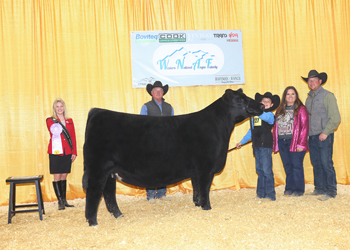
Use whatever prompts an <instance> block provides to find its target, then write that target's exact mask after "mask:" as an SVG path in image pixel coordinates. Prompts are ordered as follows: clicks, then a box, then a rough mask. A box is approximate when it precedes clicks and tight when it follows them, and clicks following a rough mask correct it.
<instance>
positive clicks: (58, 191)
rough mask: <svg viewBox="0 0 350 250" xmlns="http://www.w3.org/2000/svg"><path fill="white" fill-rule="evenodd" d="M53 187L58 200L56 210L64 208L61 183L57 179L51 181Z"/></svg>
mask: <svg viewBox="0 0 350 250" xmlns="http://www.w3.org/2000/svg"><path fill="white" fill-rule="evenodd" d="M52 184H53V189H54V190H55V194H56V196H57V200H58V210H64V209H65V207H64V201H63V198H62V189H61V183H60V182H59V181H53V182H52Z"/></svg>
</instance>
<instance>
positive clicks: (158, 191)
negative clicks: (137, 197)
mask: <svg viewBox="0 0 350 250" xmlns="http://www.w3.org/2000/svg"><path fill="white" fill-rule="evenodd" d="M146 192H147V200H150V199H160V198H162V197H163V196H165V194H166V187H164V188H152V189H149V188H146Z"/></svg>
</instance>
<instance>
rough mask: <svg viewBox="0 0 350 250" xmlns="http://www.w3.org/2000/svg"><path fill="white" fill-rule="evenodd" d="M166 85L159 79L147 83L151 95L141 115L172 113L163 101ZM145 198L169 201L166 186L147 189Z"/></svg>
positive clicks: (171, 109)
mask: <svg viewBox="0 0 350 250" xmlns="http://www.w3.org/2000/svg"><path fill="white" fill-rule="evenodd" d="M168 89H169V87H168V85H165V86H163V84H162V83H161V82H160V81H155V82H154V83H153V84H147V86H146V90H147V92H148V93H149V94H150V95H151V96H152V100H151V101H149V102H147V103H145V104H144V105H143V106H142V108H141V112H140V114H141V115H151V116H171V115H174V109H173V107H172V106H171V105H170V104H169V103H166V102H165V101H164V98H163V96H164V95H165V94H166V93H167V92H168ZM146 192H147V200H148V201H149V203H151V204H154V203H156V200H155V199H160V200H163V201H170V200H171V199H170V198H169V197H166V196H165V195H166V187H161V188H156V189H148V188H146Z"/></svg>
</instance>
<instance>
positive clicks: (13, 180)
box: [6, 175, 45, 224]
mask: <svg viewBox="0 0 350 250" xmlns="http://www.w3.org/2000/svg"><path fill="white" fill-rule="evenodd" d="M42 179H43V176H42V175H36V176H25V177H9V178H7V179H6V183H7V182H10V200H9V215H8V223H9V224H10V223H11V219H12V215H13V216H15V215H16V213H25V212H39V218H40V220H43V214H45V210H44V202H43V196H42V193H41V187H40V181H41V180H42ZM22 183H35V188H36V198H37V202H38V203H37V204H26V205H16V184H22ZM34 206H38V209H28V210H17V211H16V208H18V207H34Z"/></svg>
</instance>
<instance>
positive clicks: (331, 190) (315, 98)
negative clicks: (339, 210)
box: [302, 70, 340, 201]
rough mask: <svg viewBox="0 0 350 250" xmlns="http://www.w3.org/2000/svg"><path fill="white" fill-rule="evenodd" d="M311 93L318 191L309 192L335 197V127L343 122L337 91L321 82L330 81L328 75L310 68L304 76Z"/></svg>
mask: <svg viewBox="0 0 350 250" xmlns="http://www.w3.org/2000/svg"><path fill="white" fill-rule="evenodd" d="M302 78H303V80H304V81H305V82H307V84H308V85H309V88H310V92H309V93H308V97H307V98H306V101H305V106H306V108H307V110H308V111H309V113H310V115H309V152H310V160H311V163H312V165H313V167H314V185H315V190H314V191H313V192H312V193H309V195H322V196H321V197H320V198H318V199H319V200H321V201H325V200H328V199H329V198H335V196H336V195H337V179H336V175H335V170H334V166H333V159H332V158H333V141H334V130H335V129H336V128H337V127H338V125H339V123H340V113H339V109H338V105H337V99H336V98H335V96H334V94H333V93H331V92H329V91H328V90H325V89H324V88H323V87H322V86H321V85H323V84H325V83H326V81H327V74H326V73H324V72H322V73H318V72H317V71H316V70H310V72H309V75H308V77H302Z"/></svg>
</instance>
